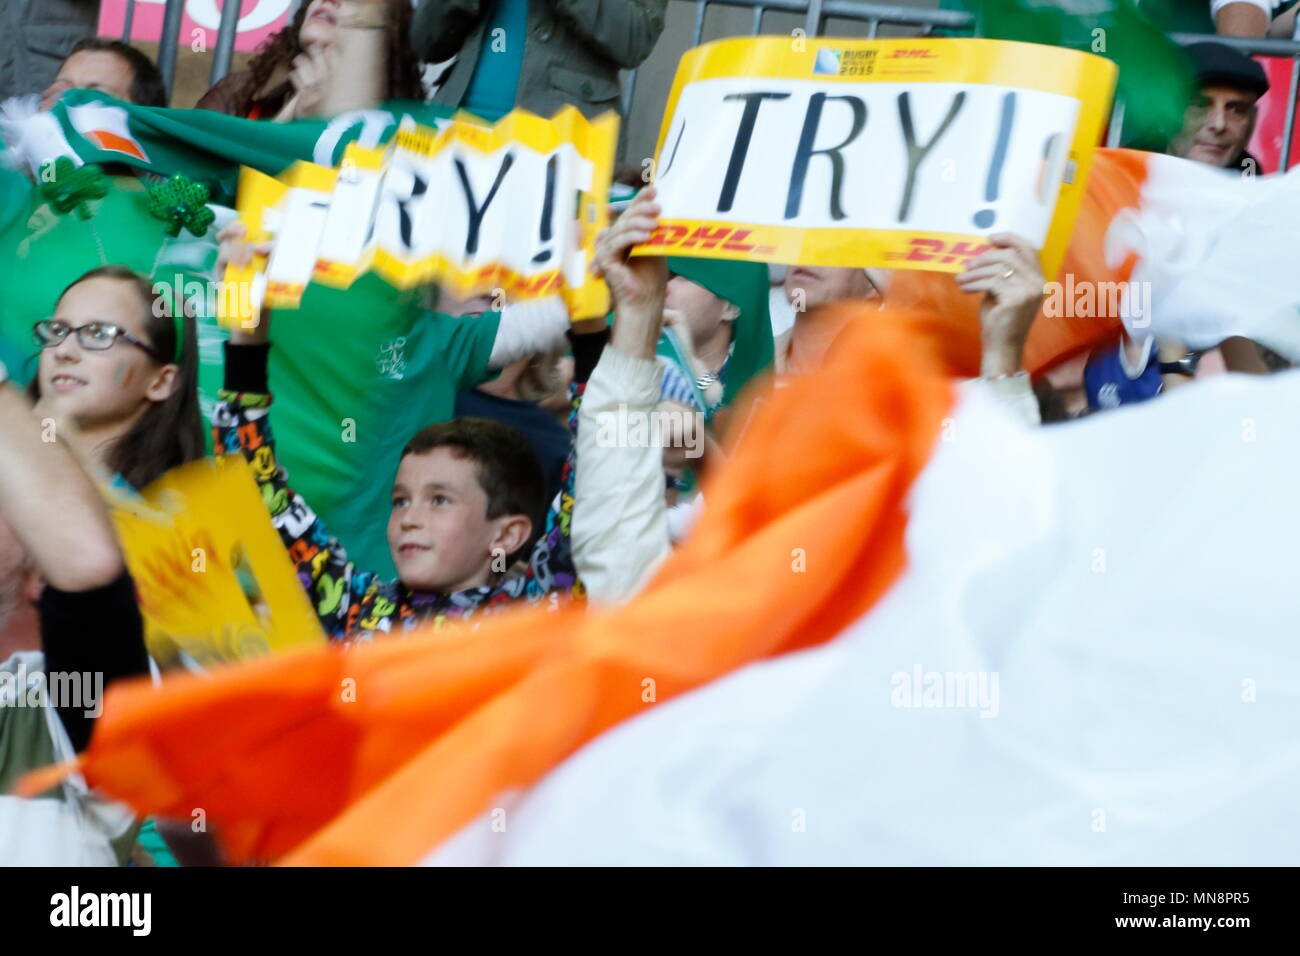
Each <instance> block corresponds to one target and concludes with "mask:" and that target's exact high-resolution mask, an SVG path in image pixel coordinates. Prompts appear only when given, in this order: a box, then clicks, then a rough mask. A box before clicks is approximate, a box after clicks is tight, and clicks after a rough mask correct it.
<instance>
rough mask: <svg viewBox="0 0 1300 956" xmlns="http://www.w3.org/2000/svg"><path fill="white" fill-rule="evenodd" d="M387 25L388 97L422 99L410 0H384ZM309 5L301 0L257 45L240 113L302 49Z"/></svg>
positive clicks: (239, 98) (243, 88) (240, 100)
mask: <svg viewBox="0 0 1300 956" xmlns="http://www.w3.org/2000/svg"><path fill="white" fill-rule="evenodd" d="M387 6H388V25H387V26H386V27H385V28H384V32H385V34H387V40H388V44H387V46H388V83H387V94H388V98H389V99H412V100H414V99H423V98H424V92H423V87H422V86H421V83H420V65H419V63H418V61H417V60H416V59H415V58H414V57H413V56H412V55H411V49H410V32H411V16H412V7H411V3H410V0H387ZM309 9H311V0H303V2H302V3H301V4H300V5H299V6H298V12H297V14H295V15H294V18H293V21H292V22H290V23H289V24H287V25H286V26H284V27H282V28H281V29H280V30H278V31H277V32H276V33H274V34H272V35H271V36H269V37H267V39H266V40H265V41H264V42H263V43H262V45H261V46H259V47H258V48H257V54H256V55H255V56H254V57H253V59H252V60H250V61H249V63H248V78H247V79H246V80H245V81H244V82H243V84H241V85H240V87H239V90H238V92H237V93H236V100H237V101H238V103H239V107H240V108H239V112H240V114H246V113H247V112H248V110H249V108H250V107H251V105H252V103H253V101H254V99H255V98H256V97H257V94H258V91H260V90H261V89H262V87H263V86H265V85H266V82H267V80H269V79H270V78H271V77H272V76H273V75H274V74H275V71H276V70H277V69H278V68H279V67H281V66H283V67H284V68H285V69H290V68H292V66H293V61H294V58H295V57H297V56H298V54H299V53H301V52H302V44H301V43H300V42H299V40H298V35H299V33H301V32H302V25H303V23H304V21H306V19H307V11H308V10H309Z"/></svg>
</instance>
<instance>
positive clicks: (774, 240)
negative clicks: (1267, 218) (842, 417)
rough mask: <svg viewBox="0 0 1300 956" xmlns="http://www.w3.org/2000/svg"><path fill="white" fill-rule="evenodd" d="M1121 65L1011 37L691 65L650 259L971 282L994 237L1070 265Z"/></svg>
mask: <svg viewBox="0 0 1300 956" xmlns="http://www.w3.org/2000/svg"><path fill="white" fill-rule="evenodd" d="M1114 82H1115V67H1114V65H1113V64H1111V63H1110V62H1109V61H1107V60H1105V59H1102V58H1101V57H1097V56H1092V55H1090V54H1086V53H1078V52H1075V51H1073V50H1065V49H1060V48H1057V47H1048V46H1040V45H1036V44H1027V43H1009V42H1003V41H996V40H967V39H933V40H925V39H907V40H837V39H831V38H826V39H803V38H795V39H794V40H792V39H791V38H790V37H757V38H750V39H734V40H719V41H717V42H714V43H709V44H706V45H704V46H702V47H697V48H696V49H694V50H690V51H688V52H687V53H686V55H685V56H684V57H683V58H682V61H681V64H680V66H679V67H678V70H677V78H676V80H675V81H674V83H673V89H672V92H671V94H670V96H669V99H668V107H667V109H666V110H665V113H664V122H663V126H662V128H661V130H660V138H659V147H658V158H657V160H656V164H655V182H656V185H657V187H658V191H659V203H660V205H661V207H662V208H663V215H662V217H661V220H662V222H661V228H660V229H659V230H657V231H656V233H655V234H654V236H653V237H652V239H651V241H650V242H649V243H647V244H645V245H643V246H640V247H638V248H637V250H636V253H637V254H641V255H675V256H705V257H711V258H722V259H753V260H759V261H763V262H780V263H787V264H801V265H818V266H861V267H867V266H876V267H882V266H883V267H893V268H916V269H932V270H938V271H942V272H959V271H961V269H962V268H963V265H964V262H965V260H966V259H968V258H970V257H971V256H973V255H976V254H978V253H979V252H980V251H982V249H983V248H984V247H985V244H984V242H983V237H985V236H987V235H988V234H990V233H993V232H1004V231H1006V232H1015V233H1019V234H1020V235H1022V236H1024V237H1026V238H1027V239H1028V240H1029V241H1030V242H1031V243H1032V244H1033V245H1034V246H1035V247H1036V248H1039V249H1041V250H1042V253H1043V268H1044V272H1045V273H1046V274H1047V275H1048V276H1049V277H1050V276H1051V275H1052V274H1053V273H1054V272H1055V270H1056V269H1057V267H1058V266H1059V264H1060V261H1061V257H1062V256H1063V254H1064V250H1065V244H1066V242H1067V240H1068V237H1069V232H1070V228H1071V226H1072V224H1073V221H1074V216H1075V212H1076V211H1077V209H1078V204H1079V201H1080V199H1081V198H1082V195H1083V188H1084V184H1085V181H1086V177H1087V173H1088V167H1089V164H1090V162H1091V160H1092V154H1093V152H1094V150H1095V147H1096V145H1097V142H1098V140H1099V139H1100V137H1101V132H1102V128H1103V125H1104V122H1105V119H1106V116H1107V111H1108V109H1109V106H1110V99H1111V93H1112V91H1113V89H1114Z"/></svg>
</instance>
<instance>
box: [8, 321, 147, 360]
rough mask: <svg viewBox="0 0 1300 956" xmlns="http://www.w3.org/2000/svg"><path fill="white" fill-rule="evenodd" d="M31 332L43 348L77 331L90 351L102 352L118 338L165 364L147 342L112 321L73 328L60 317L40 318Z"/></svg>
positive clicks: (81, 341) (88, 323) (82, 343)
mask: <svg viewBox="0 0 1300 956" xmlns="http://www.w3.org/2000/svg"><path fill="white" fill-rule="evenodd" d="M32 332H33V334H34V335H35V336H36V344H37V345H39V346H40V347H41V348H43V349H52V348H54V347H55V346H57V345H58V344H59V343H60V342H62V341H63V340H64V339H66V338H67V337H68V335H69V334H71V333H73V332H75V333H77V342H78V344H80V345H81V347H82V348H83V349H88V350H90V351H92V352H103V351H104V350H105V349H111V348H112V347H113V346H114V345H115V344H116V343H117V340H118V339H121V340H122V341H123V342H126V343H128V344H130V345H134V346H135V347H136V348H138V349H143V350H144V351H145V352H147V353H148V354H149V355H151V356H152V357H153V358H154V359H156V360H157V361H159V362H162V363H163V364H166V361H167V360H166V359H164V358H163V357H162V356H161V355H159V354H158V351H157V349H155V348H154V347H153V346H152V345H150V344H149V343H148V342H143V341H141V340H140V339H138V338H136V337H135V336H134V335H132V334H131V333H130V332H128V331H126V329H124V328H122V327H121V326H120V325H114V324H113V323H112V322H87V323H86V324H85V325H79V326H77V327H76V328H75V329H74V328H73V327H72V326H70V325H68V323H67V322H64V321H63V320H62V319H42V320H41V321H39V322H37V323H36V324H35V325H34V326H32Z"/></svg>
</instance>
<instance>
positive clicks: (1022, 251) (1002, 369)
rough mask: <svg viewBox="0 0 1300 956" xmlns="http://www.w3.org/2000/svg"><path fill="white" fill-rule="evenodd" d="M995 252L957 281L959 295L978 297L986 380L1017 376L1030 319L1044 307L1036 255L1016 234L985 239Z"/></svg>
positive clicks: (982, 370)
mask: <svg viewBox="0 0 1300 956" xmlns="http://www.w3.org/2000/svg"><path fill="white" fill-rule="evenodd" d="M988 241H989V243H991V244H992V246H993V248H992V249H989V250H986V251H985V252H982V253H980V254H979V255H978V256H976V257H975V258H973V259H971V261H970V262H968V263H967V264H966V271H965V272H963V273H961V274H960V275H958V276H956V277H955V278H956V280H957V285H958V287H959V288H961V290H962V291H963V292H982V293H984V299H983V301H982V302H980V336H981V340H982V344H983V360H982V363H981V368H980V374H981V375H982V376H984V377H985V378H992V377H996V376H998V375H1012V374H1014V373H1015V372H1017V371H1019V370H1020V363H1021V358H1022V357H1023V355H1024V350H1025V340H1026V339H1027V338H1028V337H1029V328H1030V326H1031V325H1033V322H1034V316H1036V315H1037V314H1038V310H1039V308H1040V307H1041V306H1042V304H1043V285H1044V282H1045V280H1044V278H1043V270H1042V267H1041V266H1040V265H1039V263H1038V253H1037V252H1036V251H1035V250H1034V248H1033V246H1031V245H1030V244H1029V242H1028V241H1027V240H1025V239H1023V238H1022V237H1020V236H1017V235H1015V234H1014V233H1009V232H1000V233H995V234H993V235H991V236H989V238H988Z"/></svg>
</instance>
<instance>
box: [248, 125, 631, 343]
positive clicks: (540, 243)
mask: <svg viewBox="0 0 1300 956" xmlns="http://www.w3.org/2000/svg"><path fill="white" fill-rule="evenodd" d="M617 140H618V117H617V116H615V115H614V114H612V113H610V114H607V115H606V116H603V117H601V118H599V119H597V120H594V121H591V122H588V121H587V120H586V119H585V118H584V117H583V116H582V114H581V113H579V112H578V111H577V110H576V109H574V108H573V107H571V106H570V107H565V108H564V109H563V110H561V111H560V112H559V113H557V114H556V115H555V117H554V118H552V119H550V120H546V119H542V118H541V117H538V116H534V115H532V114H531V113H526V112H523V111H522V110H516V111H514V112H512V113H510V114H509V115H508V116H506V117H505V118H504V119H502V120H501V122H500V123H498V124H497V125H496V126H495V127H491V128H489V127H485V126H482V125H480V124H479V123H478V121H476V120H473V119H472V118H466V119H461V118H459V117H458V118H457V119H456V120H455V121H453V122H451V123H449V124H448V125H447V126H446V127H444V128H443V129H442V130H434V129H430V128H428V127H421V126H417V125H416V124H415V123H414V121H409V120H408V121H404V125H403V127H402V128H401V129H399V130H398V132H397V135H396V136H395V137H394V139H393V141H392V142H391V143H390V144H389V145H388V146H387V147H386V148H382V149H367V148H365V147H362V146H360V145H357V144H355V143H354V144H351V145H349V146H348V148H347V150H346V151H345V152H344V155H343V160H342V162H341V163H340V165H339V166H338V167H337V168H329V167H325V166H319V165H315V164H312V163H296V164H295V165H294V166H292V167H290V168H289V170H287V171H286V172H285V174H284V175H282V176H281V177H279V178H278V179H272V178H271V177H269V176H266V175H263V174H261V173H258V172H256V171H255V170H251V169H248V168H247V167H245V168H244V169H243V170H242V172H241V175H240V181H239V197H238V208H239V213H240V218H241V220H242V221H243V222H244V223H245V224H246V225H247V226H248V237H249V241H251V242H254V243H257V242H262V241H265V240H267V239H270V238H272V237H273V242H274V248H273V250H272V252H271V253H270V255H269V257H266V259H265V261H263V260H262V259H261V258H259V260H258V261H255V262H254V263H253V265H252V266H250V267H248V268H247V269H235V268H228V269H227V271H226V275H225V281H226V282H227V283H231V282H250V283H252V296H251V300H250V304H251V306H252V308H253V309H257V308H259V307H260V306H261V305H263V304H264V305H266V306H269V307H271V308H293V307H296V306H297V305H298V303H299V302H300V300H301V298H302V293H303V290H304V289H305V288H306V286H307V284H308V283H309V282H321V283H324V284H326V285H332V286H337V287H346V286H348V285H350V284H351V283H352V281H353V280H354V279H356V278H357V277H358V276H359V275H361V274H362V273H364V272H366V271H369V270H373V271H375V272H378V273H379V274H380V275H382V276H383V277H384V278H385V279H387V280H388V281H389V282H391V283H392V284H393V285H395V286H398V287H399V288H408V287H410V286H414V285H418V284H421V283H425V282H431V281H436V282H438V283H440V284H442V285H444V286H446V287H447V288H448V289H450V290H451V291H452V292H453V293H454V294H455V295H457V296H458V297H461V298H464V297H467V296H472V295H477V294H480V293H484V292H494V291H496V290H500V291H501V292H502V293H504V296H505V298H507V299H530V298H540V297H543V296H552V295H559V296H561V297H563V298H564V300H565V302H566V304H567V305H568V307H569V314H570V315H571V316H573V317H574V318H575V319H577V318H589V317H592V316H597V315H604V314H605V312H606V311H607V310H608V307H609V299H608V289H607V287H606V286H605V284H604V282H603V281H600V280H596V279H593V278H592V276H591V274H590V272H589V271H588V265H589V263H590V261H591V257H592V254H593V251H594V246H595V240H596V234H597V233H598V232H599V231H600V230H601V229H602V228H604V226H605V224H606V221H607V215H606V210H605V203H606V200H607V196H608V192H609V183H610V178H611V176H612V173H613V163H614V150H615V146H616V143H617ZM235 311H236V310H235V309H234V307H232V308H231V310H230V312H223V316H222V318H223V320H224V321H225V322H226V323H227V324H232V323H233V322H234V321H236V320H240V319H244V318H246V317H247V316H241V315H237V314H231V313H233V312H235Z"/></svg>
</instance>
